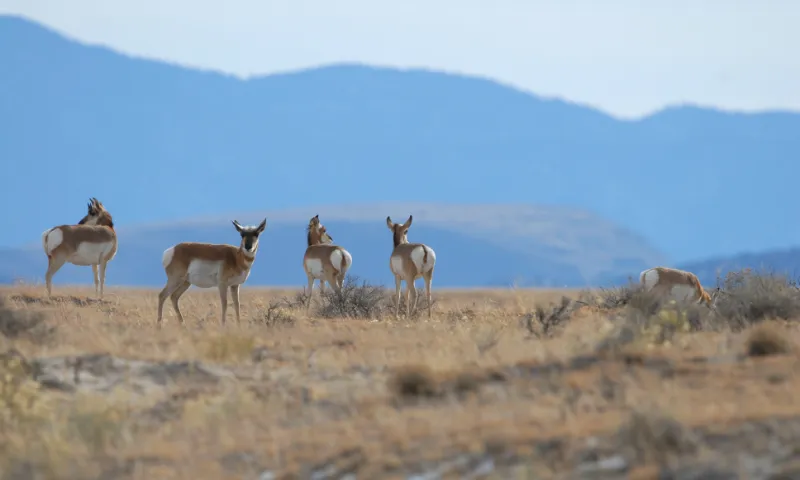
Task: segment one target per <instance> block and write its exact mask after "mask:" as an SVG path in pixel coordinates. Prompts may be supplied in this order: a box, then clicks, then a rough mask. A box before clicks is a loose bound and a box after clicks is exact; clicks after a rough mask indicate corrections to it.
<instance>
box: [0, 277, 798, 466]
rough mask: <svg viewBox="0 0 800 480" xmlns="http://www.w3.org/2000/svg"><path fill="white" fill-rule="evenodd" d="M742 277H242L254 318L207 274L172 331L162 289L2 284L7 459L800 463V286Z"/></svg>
mask: <svg viewBox="0 0 800 480" xmlns="http://www.w3.org/2000/svg"><path fill="white" fill-rule="evenodd" d="M740 277H742V278H739V279H738V280H736V281H731V282H730V285H729V289H730V291H731V292H732V293H731V294H730V295H729V296H728V297H726V298H727V300H726V301H727V302H728V304H727V305H724V306H723V307H724V308H721V312H722V313H720V314H719V315H718V316H711V314H710V313H708V312H706V311H704V310H701V309H702V307H685V306H672V305H666V306H665V305H661V306H656V307H652V306H651V305H650V304H648V303H647V302H646V301H645V300H643V298H644V297H645V296H643V295H642V294H637V293H636V292H631V291H629V290H625V289H620V290H618V291H616V292H599V294H598V292H595V293H594V294H592V295H587V294H586V293H581V292H577V291H544V290H513V289H509V290H462V291H446V290H436V289H434V301H435V302H434V303H435V304H434V306H433V309H434V313H433V318H431V319H430V320H429V319H428V318H427V317H426V316H425V315H424V314H422V315H417V316H413V317H412V318H411V319H405V318H402V317H401V319H400V320H395V319H394V318H393V315H391V314H387V313H386V310H385V299H384V293H383V292H380V291H377V290H375V291H364V290H369V288H368V287H357V286H352V285H351V290H350V291H349V293H348V295H350V296H349V297H347V298H344V299H339V300H336V298H334V296H333V295H329V296H328V297H327V298H326V299H323V300H320V299H319V297H318V295H319V294H318V292H317V291H315V305H314V306H312V309H311V311H310V313H309V314H306V312H305V309H304V308H302V307H298V306H297V304H296V303H295V296H296V293H297V291H289V290H285V291H279V290H271V289H262V288H255V287H252V288H248V287H247V286H246V285H245V286H244V287H243V289H242V321H241V323H240V324H236V322H235V320H234V318H235V317H234V315H233V309H232V308H229V309H228V323H227V324H226V325H224V326H223V325H220V324H219V299H218V295H217V293H216V291H214V290H197V289H192V290H190V291H189V292H188V293H187V294H186V295H185V296H184V297H183V298H182V300H181V305H182V311H183V314H184V316H185V317H186V320H187V323H186V325H185V326H180V325H178V324H176V320H175V315H174V313H173V312H172V308H171V305H169V302H167V305H165V323H164V325H163V327H162V328H158V327H157V325H156V322H155V319H156V302H157V291H156V290H141V289H120V288H113V287H109V288H108V289H107V291H106V296H105V298H104V299H103V301H98V300H96V299H95V295H94V290H93V289H92V288H70V287H59V286H56V287H54V291H53V295H54V296H53V298H48V297H47V296H46V293H45V292H44V288H43V287H42V286H25V285H20V286H13V287H11V286H9V287H5V288H2V289H0V298H2V299H3V306H2V308H1V310H0V333H2V334H1V335H0V472H2V478H4V479H5V478H30V479H90V478H92V479H93V478H102V479H117V478H119V479H128V478H131V479H134V478H135V479H172V478H180V479H228V478H231V479H234V478H235V479H242V478H245V479H279V478H280V479H282V478H317V479H322V478H345V477H347V478H365V479H371V478H415V479H423V478H425V479H434V478H641V479H645V478H712V477H713V478H774V479H778V478H798V476H800V461H798V460H794V459H795V458H797V459H800V402H798V401H797V400H796V398H797V397H798V394H800V377H798V373H797V372H798V371H800V369H799V368H798V367H800V363H799V362H798V356H797V350H796V347H795V344H798V343H800V331H798V328H797V325H798V323H796V322H794V321H793V320H794V318H793V317H794V316H795V315H797V318H800V295H798V294H797V289H796V288H795V287H794V286H793V285H790V284H787V283H786V282H783V281H778V280H775V279H772V278H762V277H758V276H752V277H749V276H748V275H745V274H742V275H740ZM745 277H746V278H745ZM743 278H744V280H742V279H743ZM734 280H735V279H734ZM737 281H738V283H737ZM737 288H738V290H737ZM376 292H377V293H376ZM562 296H566V297H567V298H568V299H569V300H564V303H563V304H562V303H561V302H562ZM361 297H365V298H361ZM367 297H369V298H367ZM578 298H580V301H577V302H576V301H573V300H574V299H578ZM637 299H638V300H637ZM337 301H340V302H341V305H338V306H337V305H330V304H335V303H336V302H337ZM559 306H561V307H563V308H561V309H560V307H559ZM537 307H542V308H539V310H538V312H537ZM326 308H327V310H326ZM693 308H694V309H693ZM698 309H700V310H698ZM337 312H338V313H337ZM341 312H344V313H341ZM340 313H341V314H344V315H349V317H342V318H336V315H338V314H340ZM329 317H330V318H329ZM348 474H350V475H349V477H348ZM692 475H695V476H692ZM715 475H716V476H715Z"/></svg>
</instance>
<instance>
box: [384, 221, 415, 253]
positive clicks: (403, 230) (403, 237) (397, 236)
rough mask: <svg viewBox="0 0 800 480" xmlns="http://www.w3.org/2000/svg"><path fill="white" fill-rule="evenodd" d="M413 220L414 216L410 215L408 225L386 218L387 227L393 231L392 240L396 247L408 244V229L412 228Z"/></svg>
mask: <svg viewBox="0 0 800 480" xmlns="http://www.w3.org/2000/svg"><path fill="white" fill-rule="evenodd" d="M413 219H414V216H413V215H409V216H408V220H406V223H402V224H400V223H394V222H392V218H391V217H386V226H387V227H389V230H391V231H392V240H393V242H394V246H395V247H396V246H398V245H400V244H403V243H408V229H409V228H410V227H411V221H412V220H413Z"/></svg>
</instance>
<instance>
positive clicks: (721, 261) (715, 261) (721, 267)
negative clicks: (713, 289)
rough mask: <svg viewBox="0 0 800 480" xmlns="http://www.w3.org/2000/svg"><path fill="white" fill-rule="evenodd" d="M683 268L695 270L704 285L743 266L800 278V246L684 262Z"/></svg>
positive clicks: (714, 281)
mask: <svg viewBox="0 0 800 480" xmlns="http://www.w3.org/2000/svg"><path fill="white" fill-rule="evenodd" d="M681 268H685V269H687V270H689V271H691V272H695V274H696V275H697V276H698V277H699V278H700V281H701V282H702V283H703V284H704V285H705V284H708V285H715V284H716V281H717V275H719V276H720V277H724V276H725V274H726V273H728V272H731V271H737V270H741V269H743V268H752V269H753V270H760V271H766V272H774V273H778V274H784V275H788V276H789V277H790V278H794V279H800V248H788V249H781V250H769V251H764V252H748V253H743V254H740V255H735V256H731V257H717V258H710V259H708V260H702V261H697V262H687V263H685V264H682V265H681Z"/></svg>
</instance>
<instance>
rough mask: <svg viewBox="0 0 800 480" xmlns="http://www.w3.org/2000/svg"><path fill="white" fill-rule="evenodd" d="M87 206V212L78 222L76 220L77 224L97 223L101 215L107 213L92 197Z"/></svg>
mask: <svg viewBox="0 0 800 480" xmlns="http://www.w3.org/2000/svg"><path fill="white" fill-rule="evenodd" d="M87 207H88V212H87V214H86V216H85V217H83V218H82V219H81V221H80V222H78V225H97V224H98V223H99V222H100V218H101V217H103V216H107V215H108V211H107V210H106V209H105V207H104V206H103V204H102V203H100V201H99V200H97V199H96V198H94V197H92V198H90V199H89V203H88V204H87Z"/></svg>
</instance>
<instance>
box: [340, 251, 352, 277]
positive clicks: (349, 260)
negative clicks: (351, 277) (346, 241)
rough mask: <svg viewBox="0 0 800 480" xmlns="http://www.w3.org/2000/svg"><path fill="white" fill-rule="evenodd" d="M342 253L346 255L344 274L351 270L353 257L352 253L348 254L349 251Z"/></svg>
mask: <svg viewBox="0 0 800 480" xmlns="http://www.w3.org/2000/svg"><path fill="white" fill-rule="evenodd" d="M342 253H344V259H345V260H344V271H343V272H342V273H345V272H347V271H348V270H350V266H351V265H352V264H353V256H352V255H350V252H348V251H347V250H342Z"/></svg>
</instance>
